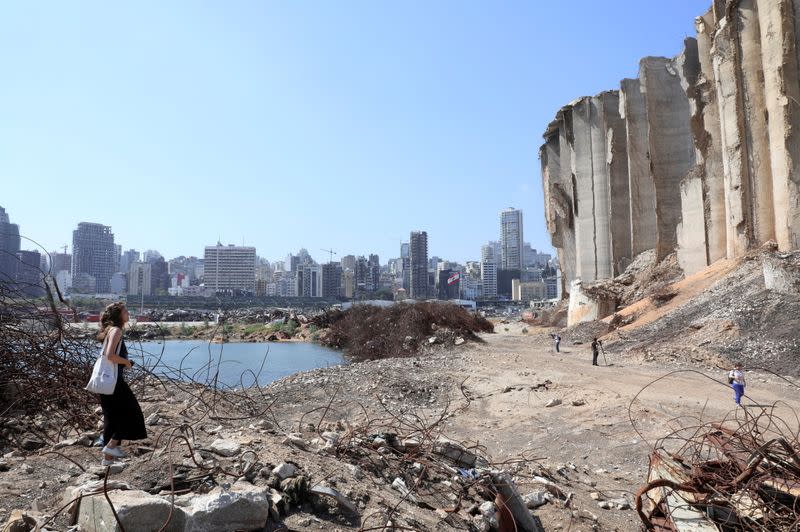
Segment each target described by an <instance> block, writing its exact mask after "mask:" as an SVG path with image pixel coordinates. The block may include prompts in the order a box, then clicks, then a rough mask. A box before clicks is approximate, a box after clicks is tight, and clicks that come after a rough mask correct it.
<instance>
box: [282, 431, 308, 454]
mask: <svg viewBox="0 0 800 532" xmlns="http://www.w3.org/2000/svg"><path fill="white" fill-rule="evenodd" d="M281 443H283V444H284V445H290V446H292V447H297V448H298V449H301V450H303V451H305V450H307V449H308V443H306V441H305V440H304V439H303V438H301V437H300V436H297V435H295V434H289V435H288V436H286V437H285V438H284V439H283V442H281Z"/></svg>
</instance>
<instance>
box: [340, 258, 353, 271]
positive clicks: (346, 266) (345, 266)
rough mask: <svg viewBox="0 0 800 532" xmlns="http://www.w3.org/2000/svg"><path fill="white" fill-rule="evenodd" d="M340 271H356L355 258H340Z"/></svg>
mask: <svg viewBox="0 0 800 532" xmlns="http://www.w3.org/2000/svg"><path fill="white" fill-rule="evenodd" d="M342 270H352V271H356V256H355V255H345V256H344V257H342Z"/></svg>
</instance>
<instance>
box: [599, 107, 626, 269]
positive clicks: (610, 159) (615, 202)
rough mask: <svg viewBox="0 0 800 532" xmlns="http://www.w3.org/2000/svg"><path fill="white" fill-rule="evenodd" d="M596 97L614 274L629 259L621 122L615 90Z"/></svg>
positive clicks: (624, 160)
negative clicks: (600, 119)
mask: <svg viewBox="0 0 800 532" xmlns="http://www.w3.org/2000/svg"><path fill="white" fill-rule="evenodd" d="M600 98H601V100H602V102H603V117H604V122H605V133H606V146H605V152H606V165H607V174H608V181H609V195H610V198H609V199H610V201H609V205H610V211H611V218H610V228H611V266H612V273H611V275H612V276H616V275H619V274H620V273H622V272H623V271H625V268H627V266H628V264H630V262H631V259H632V258H633V256H632V253H631V210H630V188H629V186H628V154H627V141H626V131H625V121H624V120H623V119H622V116H621V115H620V110H619V109H620V105H619V101H620V96H619V91H607V92H604V93H602V94H601V95H600Z"/></svg>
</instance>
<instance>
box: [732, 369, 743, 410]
mask: <svg viewBox="0 0 800 532" xmlns="http://www.w3.org/2000/svg"><path fill="white" fill-rule="evenodd" d="M728 382H730V383H731V388H733V400H734V401H735V402H736V405H737V406H742V402H741V401H742V396H743V395H744V386H745V380H744V370H742V363H741V362H737V363H736V364H734V365H733V369H732V370H731V372H730V373H728Z"/></svg>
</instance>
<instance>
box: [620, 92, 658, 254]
mask: <svg viewBox="0 0 800 532" xmlns="http://www.w3.org/2000/svg"><path fill="white" fill-rule="evenodd" d="M620 115H621V117H622V118H624V120H625V135H626V142H625V148H626V151H627V156H628V187H629V191H628V195H629V203H630V216H631V223H630V226H631V255H632V256H636V255H638V254H639V253H641V252H643V251H647V250H648V249H655V247H656V235H657V233H658V230H657V221H656V189H655V184H654V183H653V176H652V174H651V173H650V150H649V146H648V141H647V135H648V123H647V107H646V105H645V101H644V95H643V94H642V92H641V89H640V85H639V80H638V79H623V80H622V83H621V84H620Z"/></svg>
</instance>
